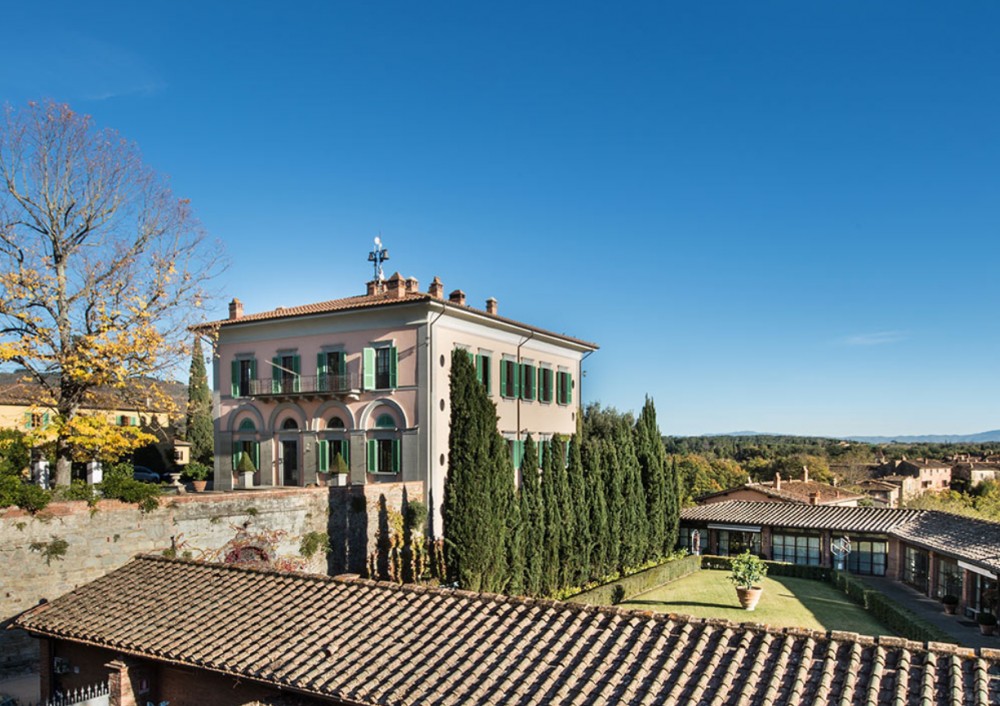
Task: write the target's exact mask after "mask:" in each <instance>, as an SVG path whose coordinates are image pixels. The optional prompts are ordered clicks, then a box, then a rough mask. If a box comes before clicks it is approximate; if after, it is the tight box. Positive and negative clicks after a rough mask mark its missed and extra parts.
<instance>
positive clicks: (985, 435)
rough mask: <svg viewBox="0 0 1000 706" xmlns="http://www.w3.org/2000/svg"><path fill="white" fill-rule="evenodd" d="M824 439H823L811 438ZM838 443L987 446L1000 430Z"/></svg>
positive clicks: (738, 433) (865, 438)
mask: <svg viewBox="0 0 1000 706" xmlns="http://www.w3.org/2000/svg"><path fill="white" fill-rule="evenodd" d="M702 436H793V437H794V436H797V435H795V434H769V433H765V432H759V431H731V432H727V433H725V434H703V435H702ZM809 438H823V437H809ZM827 438H830V439H836V440H838V441H858V442H861V443H865V444H891V443H892V442H894V441H895V442H898V443H900V444H985V443H987V442H991V441H1000V429H994V430H993V431H981V432H979V433H978V434H920V435H911V436H831V437H827Z"/></svg>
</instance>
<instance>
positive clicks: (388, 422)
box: [375, 414, 396, 429]
mask: <svg viewBox="0 0 1000 706" xmlns="http://www.w3.org/2000/svg"><path fill="white" fill-rule="evenodd" d="M375 426H376V427H377V428H379V429H395V428H396V420H395V419H393V418H392V415H391V414H380V415H378V419H376V420H375Z"/></svg>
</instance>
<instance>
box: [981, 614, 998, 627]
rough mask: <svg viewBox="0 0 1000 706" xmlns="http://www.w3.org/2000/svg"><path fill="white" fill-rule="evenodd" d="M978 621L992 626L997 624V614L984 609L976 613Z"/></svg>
mask: <svg viewBox="0 0 1000 706" xmlns="http://www.w3.org/2000/svg"><path fill="white" fill-rule="evenodd" d="M976 622H977V623H979V624H980V625H983V626H986V627H990V626H991V625H996V624H997V616H995V615H993V613H989V612H987V611H985V610H984V611H981V612H979V613H977V614H976Z"/></svg>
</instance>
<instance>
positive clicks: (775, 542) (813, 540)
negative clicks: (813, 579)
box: [771, 534, 820, 566]
mask: <svg viewBox="0 0 1000 706" xmlns="http://www.w3.org/2000/svg"><path fill="white" fill-rule="evenodd" d="M771 548H772V552H771V553H772V558H773V559H774V560H775V561H784V562H787V563H789V564H805V565H808V566H819V565H820V538H819V536H808V535H794V534H775V535H772V537H771Z"/></svg>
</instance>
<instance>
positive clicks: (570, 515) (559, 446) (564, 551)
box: [549, 435, 579, 588]
mask: <svg viewBox="0 0 1000 706" xmlns="http://www.w3.org/2000/svg"><path fill="white" fill-rule="evenodd" d="M549 451H550V452H551V454H552V480H553V483H554V484H555V496H556V504H557V506H558V509H559V535H560V543H559V587H560V588H566V587H568V586H573V585H574V584H575V583H576V572H577V569H578V568H579V566H578V563H577V558H576V546H575V543H576V511H575V509H574V507H573V495H572V493H571V491H570V487H569V469H568V468H567V467H566V462H567V461H568V458H567V456H568V454H567V449H566V443H565V439H563V437H561V436H559V435H555V436H553V438H552V441H551V443H550V444H549Z"/></svg>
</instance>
